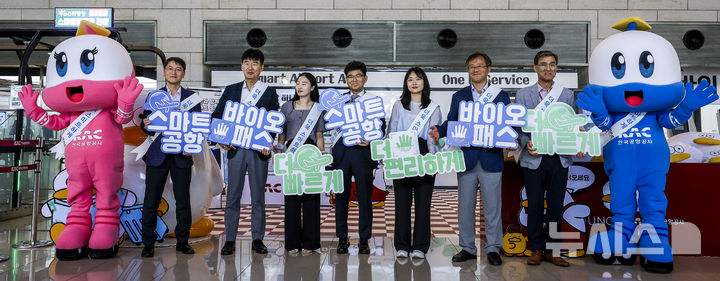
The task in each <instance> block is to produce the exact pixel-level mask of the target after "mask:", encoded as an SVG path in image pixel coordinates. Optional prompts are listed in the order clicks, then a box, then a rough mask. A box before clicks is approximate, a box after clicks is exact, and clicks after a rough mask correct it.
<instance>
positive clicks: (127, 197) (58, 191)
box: [40, 167, 168, 244]
mask: <svg viewBox="0 0 720 281" xmlns="http://www.w3.org/2000/svg"><path fill="white" fill-rule="evenodd" d="M125 172H126V173H127V172H129V171H128V169H127V167H126V169H125ZM130 172H131V171H130ZM67 180H68V173H67V170H62V171H60V173H58V174H57V175H56V176H55V179H54V180H53V189H54V190H55V192H54V193H53V198H51V199H50V200H48V201H46V202H45V203H44V204H43V205H42V208H41V210H40V211H41V214H42V216H43V217H45V218H48V219H50V224H51V226H50V239H52V241H53V242H57V239H58V237H59V236H60V233H62V231H63V230H64V229H65V225H66V224H67V216H68V213H69V212H70V204H68V201H67V195H68V189H67ZM140 191H142V190H140ZM92 192H93V204H92V205H91V206H90V216H91V218H92V220H93V221H95V215H96V214H97V207H96V206H95V203H96V201H95V195H94V194H95V192H96V191H95V189H94V188H93V190H92ZM117 195H118V198H119V199H120V209H119V210H118V213H119V214H120V222H121V226H122V227H121V228H120V232H119V233H118V244H121V243H122V242H123V241H124V238H125V234H127V236H128V237H129V238H130V240H131V241H132V242H133V243H140V242H142V237H141V228H140V217H141V216H142V214H141V213H140V211H141V209H142V205H141V204H140V205H138V204H137V203H138V199H137V196H136V195H135V192H134V191H133V190H129V189H126V188H120V189H119V190H118V192H117ZM139 203H142V201H140V202H139ZM167 210H168V204H167V202H166V201H165V200H164V199H163V200H162V202H161V203H160V207H159V208H158V225H157V228H156V232H157V233H159V234H161V235H159V237H158V240H161V239H162V237H163V236H164V235H165V234H166V233H167V232H168V227H167V225H166V224H165V223H164V221H163V219H162V218H161V217H162V216H163V215H164V214H165V213H167Z"/></svg>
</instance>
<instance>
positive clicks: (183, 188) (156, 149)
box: [140, 57, 201, 257]
mask: <svg viewBox="0 0 720 281" xmlns="http://www.w3.org/2000/svg"><path fill="white" fill-rule="evenodd" d="M163 72H164V75H165V87H164V88H163V90H165V91H167V92H168V93H170V95H171V97H172V100H173V101H178V102H180V101H182V100H184V99H186V98H188V97H190V96H192V95H194V94H195V93H194V92H192V91H190V90H186V89H183V88H182V87H180V82H181V81H182V79H183V77H185V61H184V60H183V59H181V58H178V57H171V58H168V59H167V60H166V61H165V65H164V71H163ZM200 110H201V109H200V104H198V105H196V106H194V107H193V108H191V109H190V110H189V111H190V112H199V111H200ZM150 113H151V112H150V111H149V110H145V111H144V112H143V113H142V115H141V116H140V118H142V119H143V122H142V123H141V124H140V127H141V128H142V130H143V131H145V133H147V134H148V135H154V134H155V132H150V131H148V130H146V129H145V126H147V125H149V124H150V120H149V119H147V117H148V116H149V115H150ZM160 139H162V136H158V137H157V138H155V140H154V141H153V143H152V144H151V145H150V148H149V149H148V151H147V153H146V154H145V156H143V160H144V161H145V164H146V165H147V169H146V171H145V175H146V177H145V201H144V206H143V213H142V238H143V244H145V248H143V251H142V256H143V257H152V256H154V248H153V246H154V244H155V238H156V234H155V228H156V226H157V211H158V205H159V204H160V199H161V198H162V193H163V189H165V182H166V181H167V177H168V173H169V174H170V177H171V178H172V183H173V194H174V195H175V203H176V206H175V213H176V216H177V225H176V226H175V237H177V246H176V250H177V251H179V252H182V253H184V254H194V253H195V251H194V250H193V248H192V247H190V244H188V238H189V236H190V225H191V224H192V215H191V214H190V179H191V171H192V165H193V160H192V156H191V155H190V154H187V153H184V152H182V153H181V154H166V153H163V152H162V150H161V149H160V146H161V140H160Z"/></svg>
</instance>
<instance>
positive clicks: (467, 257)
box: [452, 250, 477, 262]
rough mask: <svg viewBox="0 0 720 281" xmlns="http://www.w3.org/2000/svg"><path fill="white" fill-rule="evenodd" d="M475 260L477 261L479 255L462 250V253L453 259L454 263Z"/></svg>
mask: <svg viewBox="0 0 720 281" xmlns="http://www.w3.org/2000/svg"><path fill="white" fill-rule="evenodd" d="M474 259H477V255H473V254H471V253H468V252H466V251H465V250H460V252H458V253H457V254H455V255H454V256H453V257H452V261H453V262H464V261H466V260H474Z"/></svg>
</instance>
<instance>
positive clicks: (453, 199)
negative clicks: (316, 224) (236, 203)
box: [206, 189, 485, 237]
mask: <svg viewBox="0 0 720 281" xmlns="http://www.w3.org/2000/svg"><path fill="white" fill-rule="evenodd" d="M432 200H433V201H432V204H431V210H430V224H431V230H432V234H433V236H434V237H457V235H458V231H459V230H458V225H457V190H452V189H436V190H435V191H434V192H433V199H432ZM478 202H482V200H481V199H480V198H479V197H478ZM284 212H285V210H284V206H282V205H267V206H266V207H265V217H266V218H267V219H266V225H265V233H266V235H279V236H282V235H284V229H285V223H284V214H285V213H284ZM476 212H477V214H478V216H477V218H476V219H477V221H476V225H477V235H478V236H482V235H484V233H485V218H484V217H483V216H482V204H478V205H477V208H476ZM224 214H225V213H224V211H223V210H222V209H219V210H209V211H208V212H207V214H206V217H208V218H210V219H211V220H212V221H213V222H215V229H213V231H212V232H211V233H210V234H211V235H212V234H221V233H223V232H224V231H225V222H224ZM358 217H359V214H358V208H357V207H350V209H349V214H348V228H349V229H348V230H349V233H350V235H351V236H352V235H353V234H354V235H357V233H358V230H357V229H358V223H357V221H358ZM412 217H413V218H414V217H415V216H414V214H413V215H412ZM320 223H321V224H320V235H321V236H322V237H334V236H335V209H334V208H333V207H330V206H323V207H321V208H320ZM394 228H395V193H394V192H390V193H389V194H388V195H387V198H386V201H385V206H384V207H381V208H374V209H373V236H374V237H392V236H393V231H394ZM238 235H239V236H250V205H243V206H242V207H241V208H240V223H239V224H238Z"/></svg>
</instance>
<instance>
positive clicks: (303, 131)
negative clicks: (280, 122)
mask: <svg viewBox="0 0 720 281" xmlns="http://www.w3.org/2000/svg"><path fill="white" fill-rule="evenodd" d="M290 102H292V101H290ZM317 107H318V103H317V102H316V103H314V104H313V106H312V107H311V108H310V113H308V116H307V117H305V121H303V123H302V126H301V127H300V130H299V131H298V132H297V134H295V138H294V139H293V141H292V142H291V143H290V146H288V148H287V152H290V153H295V151H296V150H297V149H298V148H299V147H300V146H301V145H303V144H304V143H305V140H307V138H308V137H310V134H311V133H312V129H313V128H315V125H317V122H318V119H319V118H320V114H322V110H319V109H318V108H317ZM320 149H321V150H322V149H323V148H320Z"/></svg>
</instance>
